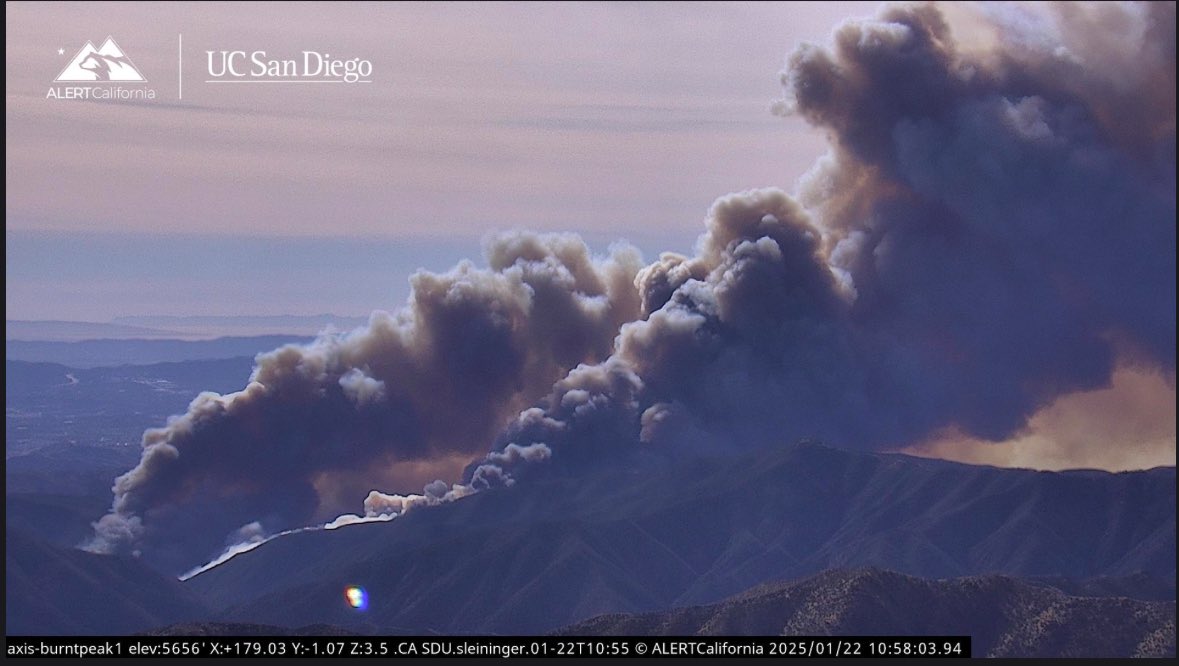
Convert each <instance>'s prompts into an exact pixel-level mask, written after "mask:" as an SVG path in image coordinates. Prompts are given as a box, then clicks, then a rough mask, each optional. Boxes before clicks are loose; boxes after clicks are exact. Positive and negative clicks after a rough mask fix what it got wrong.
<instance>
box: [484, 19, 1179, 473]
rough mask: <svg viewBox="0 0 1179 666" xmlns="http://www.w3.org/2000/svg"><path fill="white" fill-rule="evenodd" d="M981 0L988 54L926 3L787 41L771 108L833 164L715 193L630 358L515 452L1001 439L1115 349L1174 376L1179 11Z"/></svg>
mask: <svg viewBox="0 0 1179 666" xmlns="http://www.w3.org/2000/svg"><path fill="white" fill-rule="evenodd" d="M987 11H988V16H986V17H978V23H977V24H976V25H974V26H971V27H973V28H974V29H976V30H980V31H988V32H987V33H986V36H987V37H988V38H990V39H991V40H993V41H992V43H990V44H989V47H990V48H987V49H985V50H972V51H967V50H960V49H958V47H957V46H956V43H955V38H954V35H953V34H951V31H950V28H949V26H948V24H947V23H946V22H945V20H944V19H943V16H942V14H941V13H940V12H939V10H938V8H937V7H935V6H933V5H923V6H918V7H904V8H890V9H887V10H885V11H884V12H883V14H882V15H881V16H880V17H879V18H877V19H873V20H868V21H854V22H849V23H847V24H845V25H843V26H841V27H840V28H839V29H838V30H837V31H836V32H835V34H834V37H833V44H832V45H830V46H827V47H821V46H815V45H806V46H803V47H801V48H799V49H798V50H797V51H796V52H795V53H794V54H792V55H791V56H790V58H789V60H788V66H787V69H786V71H785V72H784V73H783V75H782V83H783V86H784V88H785V92H786V95H785V99H784V100H782V101H781V102H779V103H777V104H776V105H775V110H776V111H778V112H781V113H795V114H800V115H801V116H803V117H804V118H806V119H807V120H808V121H810V122H811V123H812V124H814V125H816V126H818V127H820V128H823V129H825V130H826V131H827V133H828V136H829V137H830V139H831V142H832V150H831V153H830V154H829V155H828V156H827V157H825V158H824V159H823V160H822V161H821V162H820V163H819V164H818V165H816V167H815V168H814V169H813V170H812V171H811V173H809V174H808V175H807V177H806V178H805V179H804V182H803V184H802V187H801V188H800V192H799V193H798V195H797V198H792V197H791V196H790V195H787V194H786V193H785V192H782V191H779V190H773V189H769V190H757V191H749V192H742V193H738V194H732V195H729V196H726V197H723V198H721V199H720V200H718V201H717V203H716V204H715V205H714V206H713V209H712V211H711V212H710V214H709V217H708V219H707V221H706V226H707V230H706V233H705V234H704V235H703V236H702V237H701V239H700V241H699V244H698V248H697V251H696V253H695V256H693V257H683V256H678V255H672V254H666V255H663V256H662V257H661V258H660V260H659V261H658V262H656V263H655V264H652V265H650V266H648V267H646V268H645V269H643V270H642V271H641V272H640V273H639V276H638V279H637V284H638V287H639V291H640V296H641V298H642V307H643V312H644V317H643V318H642V319H641V320H639V321H636V322H631V323H628V324H625V325H624V326H623V327H622V330H621V335H620V337H619V339H618V342H617V348H616V351H615V354H614V355H613V356H612V357H611V358H610V359H608V360H607V361H606V362H604V363H602V364H599V365H597V366H592V367H583V368H579V369H578V370H576V371H575V372H574V373H571V374H570V375H569V376H568V377H566V378H565V379H564V380H562V381H561V382H559V383H558V384H557V385H556V387H555V388H554V390H553V391H552V392H551V394H550V395H549V397H548V398H546V401H545V402H544V405H543V409H534V410H530V411H528V412H525V413H524V414H522V415H521V417H520V418H519V419H518V420H517V421H516V422H515V423H514V424H512V426H510V428H509V429H508V431H507V433H506V434H505V435H503V436H501V438H500V439H499V443H500V445H501V446H502V445H504V444H506V443H512V444H516V445H527V444H532V443H543V444H544V445H546V446H547V447H548V448H549V449H550V450H551V451H552V460H553V462H554V463H560V462H561V461H568V460H573V461H578V462H579V463H580V461H583V460H585V459H593V458H595V457H603V456H611V455H614V454H615V453H617V452H618V451H619V450H626V449H628V448H632V447H643V446H647V447H648V448H662V449H675V450H679V449H682V448H684V447H685V446H689V445H699V444H700V443H701V442H703V443H704V445H705V446H712V447H716V446H719V445H730V446H750V445H754V446H756V445H775V444H783V443H788V442H791V441H795V440H797V439H799V438H804V437H811V438H819V439H823V440H826V441H828V442H831V443H835V444H838V445H842V446H847V447H864V448H893V447H898V446H902V445H906V444H911V443H914V442H917V441H921V440H922V439H923V438H925V437H928V436H929V435H930V434H931V433H934V432H937V431H939V430H942V429H945V428H948V427H954V428H956V429H957V431H959V432H962V433H965V434H967V435H969V436H971V437H975V438H978V439H981V440H989V441H999V440H1002V439H1004V438H1007V437H1009V436H1011V435H1012V434H1013V433H1016V432H1018V431H1019V430H1020V429H1021V428H1023V427H1024V426H1025V425H1026V423H1027V421H1028V419H1029V417H1030V416H1031V415H1032V414H1034V413H1036V412H1037V411H1038V410H1040V409H1041V408H1042V407H1044V406H1045V405H1047V404H1049V403H1050V402H1051V401H1052V400H1054V399H1055V398H1057V397H1059V396H1061V395H1063V394H1067V393H1070V392H1074V391H1081V390H1088V389H1094V388H1099V387H1104V386H1108V385H1109V382H1110V377H1111V373H1112V371H1113V369H1114V367H1115V365H1116V364H1118V363H1128V364H1136V365H1144V366H1147V367H1151V368H1155V369H1157V370H1160V371H1162V372H1163V373H1164V374H1165V375H1166V376H1167V377H1168V378H1169V381H1171V382H1172V383H1173V381H1174V371H1175V249H1176V245H1175V220H1176V218H1175V20H1174V19H1175V5H1174V3H1158V4H1151V5H1131V6H1113V5H1103V6H1097V7H1087V8H1086V7H1077V6H1074V5H1062V6H1058V7H1055V8H1054V9H1052V10H1046V9H1043V8H1041V9H1037V10H1027V12H1025V10H1021V9H1018V8H1011V7H990V6H988V7H987ZM1037 12H1038V13H1037ZM1054 34H1055V37H1053V35H1054ZM1110 446H1117V443H1116V442H1111V443H1110ZM496 467H500V466H498V465H497V466H496ZM498 471H499V473H500V474H501V475H503V474H506V475H508V476H511V474H512V473H513V472H512V471H510V470H509V471H505V470H502V469H500V470H498ZM515 473H516V474H519V473H523V470H520V471H518V472H515Z"/></svg>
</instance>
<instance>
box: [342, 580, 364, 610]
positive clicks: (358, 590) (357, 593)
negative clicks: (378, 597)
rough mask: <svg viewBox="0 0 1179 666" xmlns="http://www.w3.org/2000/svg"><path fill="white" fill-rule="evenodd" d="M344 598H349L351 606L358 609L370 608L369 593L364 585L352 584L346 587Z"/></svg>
mask: <svg viewBox="0 0 1179 666" xmlns="http://www.w3.org/2000/svg"><path fill="white" fill-rule="evenodd" d="M344 598H345V599H347V600H348V605H349V606H351V607H353V608H355V609H357V610H364V609H366V608H368V593H367V592H365V591H364V588H363V587H359V586H357V585H350V586H348V587H346V588H344Z"/></svg>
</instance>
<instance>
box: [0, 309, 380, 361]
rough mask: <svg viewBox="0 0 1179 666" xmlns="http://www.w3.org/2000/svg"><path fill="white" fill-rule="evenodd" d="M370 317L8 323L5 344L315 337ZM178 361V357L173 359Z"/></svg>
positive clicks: (349, 327) (139, 318)
mask: <svg viewBox="0 0 1179 666" xmlns="http://www.w3.org/2000/svg"><path fill="white" fill-rule="evenodd" d="M367 322H368V317H367V316H365V317H352V316H340V315H333V314H318V315H270V316H254V315H251V316H204V315H200V316H134V317H115V318H114V319H112V320H111V321H109V322H96V321H59V320H36V319H32V320H29V319H9V320H6V321H5V331H4V339H5V340H23V341H39V342H79V341H83V340H130V339H141V340H163V339H170V340H207V339H211V338H219V337H227V336H236V337H243V336H245V337H248V336H258V335H284V336H314V335H317V334H318V333H319V332H321V331H323V330H324V329H326V328H328V327H333V328H335V329H337V330H341V331H349V330H352V329H353V328H356V327H358V326H363V325H364V324H366V323H367ZM172 360H181V359H172Z"/></svg>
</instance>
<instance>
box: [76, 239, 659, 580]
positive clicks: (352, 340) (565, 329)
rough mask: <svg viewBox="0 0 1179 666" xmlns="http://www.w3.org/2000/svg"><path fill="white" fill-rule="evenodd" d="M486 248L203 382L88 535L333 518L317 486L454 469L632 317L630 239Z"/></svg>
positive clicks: (355, 493)
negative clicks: (596, 248)
mask: <svg viewBox="0 0 1179 666" xmlns="http://www.w3.org/2000/svg"><path fill="white" fill-rule="evenodd" d="M486 254H487V260H488V264H489V268H488V269H486V270H480V269H476V268H475V267H474V266H473V265H471V264H470V263H462V264H460V265H459V266H457V267H456V268H454V269H453V270H451V271H450V272H448V273H445V274H441V275H438V274H432V273H426V272H420V273H418V274H416V275H414V276H413V277H412V278H411V286H412V293H411V296H410V298H409V302H408V303H407V305H406V306H405V307H404V308H403V309H401V310H399V311H397V312H395V313H393V314H388V313H384V312H377V313H374V314H373V316H372V318H371V320H370V322H369V325H368V326H367V327H363V328H360V329H358V330H356V331H353V332H351V333H349V334H347V335H342V336H341V335H334V334H328V335H324V336H321V337H320V338H319V339H318V340H316V341H315V342H314V343H312V344H310V345H305V346H298V345H288V346H285V347H282V348H280V349H277V350H275V351H272V352H269V353H266V354H262V355H260V356H259V357H258V359H257V364H256V367H255V369H254V372H253V375H252V377H251V378H250V382H249V384H248V386H246V387H245V388H244V389H243V390H241V391H239V392H237V393H232V394H229V395H224V396H222V395H217V394H213V393H205V394H202V395H200V396H199V397H197V398H196V400H194V401H193V403H192V404H191V405H190V406H189V409H188V412H187V413H186V414H184V415H182V416H179V417H175V418H173V419H171V420H170V421H169V422H168V424H167V425H166V426H165V427H163V428H157V429H152V430H148V431H147V432H146V433H145V434H144V437H143V456H142V459H141V461H140V463H139V465H138V466H137V467H135V468H134V469H132V470H131V471H129V472H127V473H126V474H124V475H123V476H121V477H119V478H118V479H117V480H116V482H115V486H114V493H115V500H114V505H113V509H112V511H111V513H110V514H108V515H106V516H104V517H103V518H102V519H101V520H100V521H99V522H98V523H97V525H96V532H97V533H96V538H95V540H94V542H93V543H92V544H90V547H91V548H92V549H95V550H100V551H110V550H115V549H119V548H125V547H129V546H130V545H131V544H135V543H137V542H138V541H139V540H140V539H141V538H142V537H145V536H147V537H150V539H149V540H150V541H153V542H160V543H169V544H175V549H176V551H177V558H180V557H182V555H181V554H182V553H183V552H184V551H186V550H187V551H190V552H189V553H188V554H187V558H189V559H190V558H191V557H192V553H191V549H194V548H195V549H197V550H196V552H197V553H198V555H197V556H198V557H201V556H204V555H207V554H209V552H208V551H209V550H210V549H212V548H215V547H216V546H217V545H219V543H220V541H221V538H222V536H223V535H224V534H226V533H227V532H228V531H229V529H232V528H234V527H237V526H240V525H243V524H246V523H248V522H251V521H259V523H260V524H261V525H262V526H264V527H265V528H266V530H267V531H271V532H273V531H277V530H280V529H289V528H292V527H296V526H300V525H306V524H307V523H308V522H310V521H311V520H314V519H317V518H320V517H324V516H328V515H335V514H337V513H339V512H340V511H341V509H342V508H343V507H342V506H333V505H331V504H330V502H329V503H326V505H325V499H327V498H331V497H336V496H340V495H346V496H348V497H349V500H350V505H349V506H355V505H356V503H358V502H359V499H360V498H363V497H364V494H365V493H367V492H368V491H369V490H370V489H372V488H373V487H382V483H383V482H387V481H388V479H389V478H391V477H393V478H397V475H398V473H399V471H403V468H405V467H412V466H413V465H415V464H418V463H423V462H424V463H429V462H431V461H438V460H443V461H446V460H449V459H451V458H453V457H455V456H458V457H459V459H460V460H461V461H462V462H461V463H460V464H459V465H458V469H461V467H462V464H463V463H465V462H467V461H469V460H470V459H471V458H472V457H474V456H477V455H479V454H480V453H484V452H486V451H487V443H488V442H489V441H491V440H492V439H493V437H494V436H495V433H496V431H497V430H499V429H500V428H501V427H502V425H503V423H504V422H505V421H506V420H507V419H508V418H510V416H511V415H512V414H514V413H517V412H519V411H520V410H521V409H523V408H525V407H527V406H528V405H530V404H531V403H532V402H534V401H535V400H536V399H537V398H538V397H539V396H541V395H543V394H544V392H545V391H546V390H547V389H548V388H549V387H550V386H551V385H552V383H553V382H554V381H555V380H557V379H559V378H560V377H561V376H562V375H564V374H565V373H566V372H567V371H568V370H569V369H570V368H572V367H574V366H576V365H577V364H578V363H582V362H593V361H596V360H601V359H603V358H605V357H606V356H608V355H609V353H610V351H611V348H612V341H613V338H614V336H615V335H616V334H617V331H618V327H619V325H620V324H622V323H623V322H625V321H629V320H632V319H634V318H635V317H636V316H637V314H638V307H639V301H638V296H637V293H636V292H635V288H634V284H633V283H634V276H635V274H636V272H637V271H638V270H639V268H640V263H639V256H638V253H637V252H636V251H634V250H633V249H631V248H628V247H622V246H620V247H617V248H615V250H614V251H613V254H612V255H611V256H610V257H608V258H606V259H601V260H595V259H594V258H593V257H591V255H590V253H589V251H588V249H587V248H586V246H585V245H584V243H582V242H581V240H580V239H578V238H577V237H576V236H572V235H533V234H527V233H522V232H520V233H511V234H504V235H500V236H496V237H493V238H492V239H490V241H489V243H488V244H487V248H486ZM435 471H436V470H434V469H433V468H431V467H430V466H429V465H428V464H427V465H426V467H425V470H424V473H426V474H430V476H425V477H424V478H419V479H416V483H417V484H418V485H419V487H420V484H421V483H423V482H425V481H429V480H431V479H433V478H434V476H432V474H434V473H435ZM403 480H404V479H403ZM340 484H345V485H347V486H348V487H349V488H351V490H352V492H351V493H347V492H339V491H338V489H336V488H334V486H337V485H340ZM196 525H199V526H200V527H201V529H193V528H194V526H196ZM149 526H152V529H151V530H150V532H151V534H145V530H147V528H148V527H149ZM214 535H215V536H214ZM210 540H211V543H209V542H208V541H210ZM202 541H205V542H204V543H202ZM181 544H183V545H184V547H183V548H181V547H180V545H181ZM162 559H165V560H166V559H167V558H162ZM188 563H189V564H191V561H189V562H188Z"/></svg>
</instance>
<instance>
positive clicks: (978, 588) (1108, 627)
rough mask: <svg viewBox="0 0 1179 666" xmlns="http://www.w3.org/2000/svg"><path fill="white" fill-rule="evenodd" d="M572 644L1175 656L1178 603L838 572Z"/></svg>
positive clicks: (587, 627)
mask: <svg viewBox="0 0 1179 666" xmlns="http://www.w3.org/2000/svg"><path fill="white" fill-rule="evenodd" d="M557 633H558V634H562V635H570V636H692V635H716V636H728V635H770V636H773V635H788V636H789V635H795V636H807V635H812V636H814V635H817V636H839V635H847V636H854V635H861V636H905V635H907V636H932V635H938V634H942V635H966V636H970V637H971V643H972V646H971V648H972V653H973V655H974V656H976V657H1016V656H1018V657H1088V658H1092V657H1165V656H1171V657H1173V656H1175V601H1174V599H1173V598H1172V600H1170V601H1140V600H1136V599H1128V598H1125V597H1104V598H1101V597H1081V596H1070V595H1067V594H1065V593H1064V592H1062V591H1060V590H1058V589H1055V588H1053V587H1048V586H1045V585H1039V584H1034V583H1030V582H1027V581H1023V580H1019V579H1016V578H1011V577H1008V576H995V575H990V576H978V577H970V578H954V579H949V580H936V581H934V580H925V579H921V578H914V577H912V576H906V575H903V574H898V573H895V572H891V571H881V570H856V571H828V572H825V573H822V574H819V575H817V576H814V577H811V578H807V579H805V580H801V581H796V582H790V583H773V584H769V585H762V586H759V587H757V588H754V589H752V590H749V591H747V592H745V593H743V594H740V595H737V596H734V597H731V598H729V599H726V600H725V601H722V602H720V603H716V604H710V605H707V606H693V607H690V608H679V609H674V610H667V611H661V612H657V613H647V614H643V615H602V616H599V617H595V618H593V619H590V620H586V621H585V622H579V623H577V624H574V625H571V626H568V627H565V628H563V629H561V630H560V631H558V632H557Z"/></svg>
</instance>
